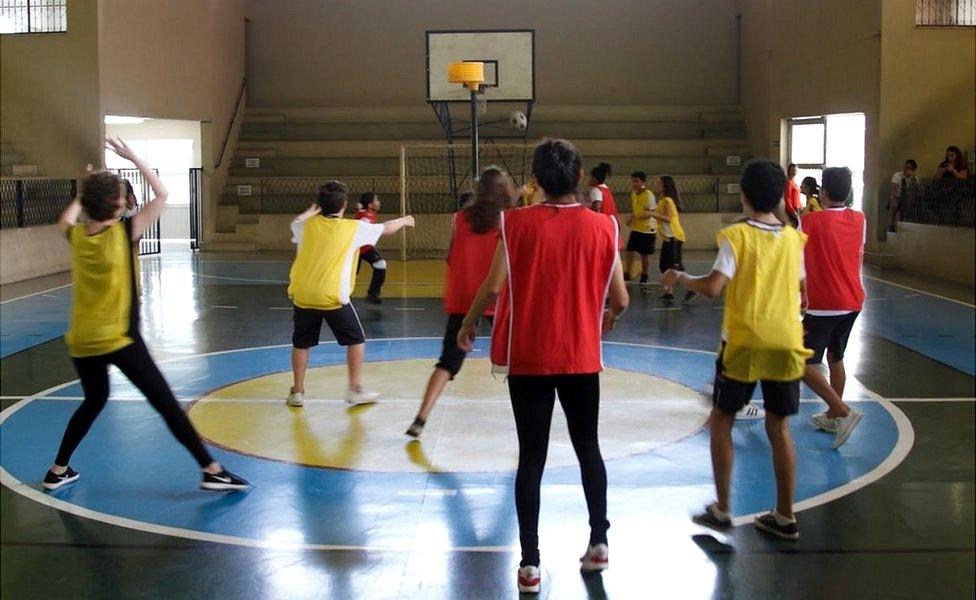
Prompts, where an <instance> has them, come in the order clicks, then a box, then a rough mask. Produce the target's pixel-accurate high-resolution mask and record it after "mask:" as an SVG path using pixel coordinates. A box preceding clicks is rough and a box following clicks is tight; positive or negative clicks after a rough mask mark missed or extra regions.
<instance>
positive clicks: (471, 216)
mask: <svg viewBox="0 0 976 600" xmlns="http://www.w3.org/2000/svg"><path fill="white" fill-rule="evenodd" d="M514 201H515V184H514V183H513V182H512V178H511V177H510V176H509V174H508V173H506V172H505V171H503V170H501V169H500V168H498V167H496V166H494V165H492V166H490V167H488V168H486V169H485V170H484V171H482V172H481V177H479V178H478V185H477V186H475V189H474V201H473V202H471V203H470V204H469V205H468V207H467V208H465V209H463V210H464V214H465V216H467V218H468V222H469V223H471V229H472V230H473V231H474V232H475V233H488V232H489V231H491V230H492V229H495V228H496V227H498V215H499V214H501V212H502V211H503V210H505V209H506V208H509V207H511V206H512V204H513V203H514Z"/></svg>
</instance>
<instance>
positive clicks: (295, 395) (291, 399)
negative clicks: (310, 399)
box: [285, 389, 305, 406]
mask: <svg viewBox="0 0 976 600" xmlns="http://www.w3.org/2000/svg"><path fill="white" fill-rule="evenodd" d="M285 404H287V405H288V406H305V396H304V393H303V392H296V391H295V390H294V389H291V390H288V397H287V398H285Z"/></svg>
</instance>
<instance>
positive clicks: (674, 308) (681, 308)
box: [651, 306, 684, 310]
mask: <svg viewBox="0 0 976 600" xmlns="http://www.w3.org/2000/svg"><path fill="white" fill-rule="evenodd" d="M651 310H684V307H681V306H675V307H673V308H652V309H651Z"/></svg>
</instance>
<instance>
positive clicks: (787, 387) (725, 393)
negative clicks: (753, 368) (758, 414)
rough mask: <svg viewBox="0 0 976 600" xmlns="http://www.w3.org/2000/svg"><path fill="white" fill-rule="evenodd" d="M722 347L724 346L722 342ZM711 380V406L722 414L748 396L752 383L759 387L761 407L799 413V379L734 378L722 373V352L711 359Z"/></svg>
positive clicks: (738, 407)
mask: <svg viewBox="0 0 976 600" xmlns="http://www.w3.org/2000/svg"><path fill="white" fill-rule="evenodd" d="M723 350H724V345H723ZM715 364H716V373H715V383H714V385H713V387H712V406H714V407H716V408H718V409H719V410H721V411H722V412H724V413H727V414H730V415H734V414H735V413H737V412H739V411H740V410H741V409H742V407H743V406H745V405H746V404H748V403H749V400H751V399H752V394H753V392H755V391H756V384H757V383H758V384H759V385H760V386H761V387H762V393H763V408H765V409H766V411H767V412H771V413H773V414H774V415H779V416H781V417H789V416H791V415H795V414H796V413H798V412H800V380H799V379H795V380H793V381H768V380H762V381H751V382H746V381H736V380H735V379H729V378H728V377H726V376H725V374H724V372H723V371H724V368H723V367H722V351H719V354H718V359H717V360H716V361H715Z"/></svg>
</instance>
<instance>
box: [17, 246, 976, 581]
mask: <svg viewBox="0 0 976 600" xmlns="http://www.w3.org/2000/svg"><path fill="white" fill-rule="evenodd" d="M690 258H691V260H689V261H688V262H689V270H691V271H692V272H702V271H704V270H706V269H707V268H708V265H709V262H710V261H709V258H710V257H709V256H707V255H701V256H697V255H692V256H691V257H690ZM143 266H144V295H143V303H144V323H143V331H144V334H145V336H146V338H147V340H148V342H149V345H150V347H151V348H152V350H153V353H154V355H155V356H157V358H158V359H160V360H162V361H163V369H164V372H165V373H166V375H167V377H168V378H169V380H170V381H171V383H172V384H173V387H174V390H175V391H176V393H177V395H178V397H179V398H180V399H181V400H185V401H186V406H187V409H188V411H189V414H190V416H191V419H193V421H194V422H195V424H196V425H197V426H198V427H199V429H200V430H201V433H203V435H205V436H206V437H207V438H208V439H209V441H210V442H211V443H212V444H213V447H214V453H215V455H217V456H218V457H219V458H220V460H222V461H225V462H227V463H228V464H239V465H241V467H242V470H244V469H246V470H247V474H248V475H249V476H250V477H251V478H252V479H253V480H254V481H255V483H256V484H257V485H256V488H255V490H254V491H253V492H251V493H249V494H244V495H218V496H212V495H208V494H206V493H204V492H200V491H198V490H196V488H195V485H196V475H195V473H194V469H193V463H192V461H190V460H189V458H188V457H187V456H185V452H184V451H183V450H182V448H180V447H179V446H177V445H176V444H175V442H173V441H172V440H171V439H170V438H169V437H168V435H167V434H166V432H165V428H164V426H163V425H162V423H161V422H160V420H159V419H158V417H157V416H156V415H155V414H154V413H153V412H152V410H151V409H150V408H149V407H148V406H147V405H146V403H144V402H142V401H140V400H139V396H138V393H137V392H136V391H135V390H134V389H132V387H131V386H130V385H128V384H127V383H126V382H124V380H122V379H116V378H113V382H112V385H113V402H110V403H109V406H108V407H107V408H106V410H105V412H104V414H103V415H102V417H101V419H100V420H99V421H98V423H96V425H95V427H94V428H93V430H92V433H91V436H90V437H89V438H88V439H87V440H86V441H85V443H84V444H83V445H82V447H81V448H80V449H79V451H78V454H77V457H76V459H77V465H79V470H80V471H81V472H82V473H83V477H82V479H81V480H80V481H79V483H78V484H76V485H75V486H72V487H69V488H67V489H65V490H64V491H61V492H58V493H56V494H43V493H42V492H40V491H39V490H38V487H39V486H38V481H37V480H38V479H39V477H40V475H41V474H42V473H43V469H44V468H45V466H46V465H47V463H48V461H50V459H51V456H50V455H51V453H52V452H53V450H54V447H55V445H56V444H57V440H58V438H59V436H60V433H61V431H62V429H63V426H64V423H65V422H66V420H67V418H68V416H69V415H70V413H71V411H72V410H73V408H74V406H76V405H77V402H78V398H79V397H80V395H81V393H82V392H81V390H80V388H79V386H78V385H77V384H72V383H71V382H72V380H74V378H75V376H74V374H73V371H72V368H71V364H70V361H69V360H68V359H67V357H66V354H65V351H64V346H63V342H62V341H61V339H60V336H61V334H62V333H63V331H64V328H65V325H66V318H67V309H68V306H69V302H70V287H65V288H60V289H53V290H48V288H45V287H43V286H38V285H36V284H34V285H35V287H33V288H32V287H30V286H29V285H28V286H24V287H23V288H22V293H35V292H37V293H36V295H34V296H31V297H29V298H25V299H21V300H17V299H15V298H16V296H18V295H20V294H19V293H16V292H17V291H16V290H14V292H11V291H10V288H5V289H4V290H2V298H3V301H4V304H3V306H2V311H0V335H2V338H0V343H2V348H0V354H2V356H3V360H2V363H0V366H2V374H3V376H2V378H0V396H2V397H3V399H2V400H0V402H2V407H3V408H4V409H5V411H4V413H3V418H4V421H3V425H2V427H0V450H2V452H0V462H2V464H3V468H4V471H3V482H4V487H3V488H2V489H0V501H2V510H0V518H2V527H0V530H2V534H0V536H2V544H0V569H2V572H3V577H2V578H0V594H2V595H3V596H4V597H11V598H14V597H51V596H58V597H61V596H65V597H78V598H81V597H91V598H102V597H201V596H207V595H210V596H213V597H234V598H337V599H338V598H342V599H346V598H510V597H516V596H517V594H516V591H515V585H514V584H515V582H514V567H515V565H516V564H517V562H518V553H517V551H516V548H517V528H516V525H515V522H514V514H513V513H514V506H513V504H512V502H511V486H512V470H511V466H512V461H513V459H514V456H515V452H516V442H515V437H514V433H513V428H512V423H511V418H510V408H509V407H508V406H507V394H506V390H505V386H504V384H503V382H502V381H501V380H497V381H496V380H492V379H491V377H490V376H489V375H488V373H487V365H486V360H485V359H484V358H483V357H484V353H483V352H484V350H485V348H486V346H485V345H484V340H483V339H481V340H480V341H479V344H481V345H480V346H479V349H480V350H481V353H480V354H479V353H475V354H473V355H472V360H469V361H468V363H467V364H466V366H465V370H464V371H462V374H461V376H459V377H458V379H457V380H456V381H455V382H454V383H453V384H452V386H451V387H450V388H449V390H448V393H447V395H446V396H445V398H444V400H443V402H442V403H441V404H440V405H439V406H438V407H437V409H436V410H435V413H434V415H433V417H432V419H431V423H430V425H429V426H428V430H427V431H426V432H425V434H424V437H423V438H422V439H421V440H420V441H410V440H409V438H407V437H405V436H404V435H403V429H405V427H406V425H407V424H409V420H410V418H411V417H412V413H413V411H414V410H415V409H416V406H417V403H418V399H419V394H420V391H421V390H422V385H423V382H424V380H425V378H426V376H427V374H428V373H429V369H430V368H431V366H432V364H433V362H434V361H435V360H436V356H437V352H438V350H439V344H440V337H441V336H442V334H443V326H444V317H443V314H442V312H441V309H440V303H439V300H437V299H436V296H437V295H438V294H439V293H440V290H441V288H440V286H442V277H443V275H442V273H443V265H442V264H440V263H438V262H436V261H431V262H419V261H418V262H410V263H406V264H397V263H393V264H392V268H391V271H390V275H389V280H388V281H389V282H390V283H389V284H388V286H387V288H386V289H385V290H384V295H385V297H386V301H385V302H384V303H383V304H382V305H381V306H379V307H373V306H366V305H360V306H359V309H360V316H361V319H362V321H363V324H364V327H365V328H366V331H367V336H368V338H369V339H370V340H371V341H370V342H369V343H368V345H367V356H368V360H369V361H370V363H369V364H368V365H367V378H368V383H370V384H371V385H372V386H373V387H374V388H376V389H378V390H380V391H382V392H383V393H384V395H385V398H384V401H383V402H381V403H380V404H377V405H375V406H367V407H361V408H352V409H350V408H347V407H345V406H344V405H343V403H342V401H341V399H340V394H339V393H338V392H337V391H336V390H340V389H341V388H342V381H343V377H344V368H343V367H342V353H341V351H340V350H339V349H338V348H336V347H335V346H334V345H331V344H327V343H326V344H323V345H322V346H320V347H318V348H316V349H315V350H314V351H313V370H312V371H311V372H310V376H309V385H308V387H309V389H310V390H314V392H311V393H309V395H308V398H309V400H308V402H307V405H306V407H305V408H304V409H291V408H288V407H286V406H285V405H284V402H283V401H282V400H283V392H284V391H286V389H287V386H288V384H289V377H288V373H287V370H288V368H289V363H288V360H289V358H288V344H289V341H290V333H291V314H290V310H289V304H288V300H287V298H286V297H285V295H284V285H285V282H286V281H287V274H288V267H289V262H288V257H287V256H285V255H281V256H279V255H268V256H247V257H241V256H234V255H218V256H209V255H176V256H164V257H162V258H158V257H157V258H149V259H147V260H145V261H144V264H143ZM871 275H872V276H881V277H885V274H883V273H877V272H872V273H871ZM368 277H369V269H368V267H364V268H363V272H361V273H360V275H359V280H360V286H361V285H362V283H363V282H365V281H366V280H367V279H368ZM45 283H50V284H52V285H51V287H56V286H57V285H63V284H64V283H65V282H64V281H63V280H57V278H54V279H52V280H50V281H47V282H45ZM895 283H898V285H892V284H889V283H886V282H884V281H881V280H877V279H868V280H867V281H866V285H867V287H868V293H869V298H870V299H871V302H869V303H868V304H867V305H866V307H865V310H864V313H863V315H862V317H861V318H860V319H859V320H858V324H857V326H856V327H855V330H854V333H853V335H852V343H851V345H850V348H849V353H848V372H849V374H850V376H851V377H850V381H849V389H848V392H849V393H848V396H849V397H850V398H851V399H852V400H853V401H857V402H858V403H859V405H860V406H861V407H863V408H864V410H865V412H866V414H867V415H868V418H866V419H865V422H864V424H863V425H862V427H861V428H860V429H859V430H858V432H857V434H856V435H855V437H854V438H852V440H851V442H850V443H849V444H848V445H846V446H844V447H843V448H842V449H841V451H839V452H838V451H834V450H831V449H830V447H829V446H830V440H829V436H824V435H823V434H819V433H817V432H815V431H813V430H812V429H811V428H810V427H809V424H808V423H807V422H806V417H807V416H808V415H809V414H812V412H813V411H815V410H818V409H819V407H820V405H819V403H818V402H817V401H816V399H815V398H814V397H813V396H812V395H811V394H810V393H809V392H808V391H805V392H804V395H803V397H804V403H803V405H802V412H801V416H800V417H798V418H797V419H794V422H793V426H792V427H793V431H794V436H795V438H796V441H797V446H798V457H799V458H798V468H799V470H800V477H799V478H798V485H797V496H798V498H806V499H809V507H808V508H807V509H806V510H804V511H803V512H801V513H800V517H799V518H800V524H801V531H802V537H801V540H800V541H799V542H798V543H796V544H788V543H785V542H777V541H771V540H769V539H767V538H764V537H762V536H760V535H758V534H757V533H756V532H755V531H754V530H753V528H752V527H751V526H748V525H746V526H743V527H738V528H736V529H735V530H734V531H733V532H732V533H730V534H728V535H718V534H711V533H707V532H705V531H703V530H701V529H700V528H698V527H695V526H694V525H692V524H691V523H690V522H689V521H688V519H687V514H688V512H689V511H691V510H694V509H696V508H698V506H699V505H700V504H701V503H702V502H704V501H705V500H706V499H707V498H709V497H710V496H711V494H712V491H711V486H710V483H709V482H710V472H709V469H710V467H709V462H708V446H707V436H705V435H704V434H703V433H701V432H700V426H701V423H702V420H703V414H704V412H705V410H706V409H707V408H706V404H705V402H704V400H703V396H702V393H701V392H702V390H703V388H704V387H705V385H707V383H708V381H709V378H710V370H711V361H712V358H711V352H712V351H713V350H714V347H715V343H716V336H717V331H718V325H719V321H720V319H721V310H720V308H721V300H716V301H715V302H707V301H702V300H696V301H695V302H694V303H693V304H692V305H691V306H688V307H673V306H666V305H663V304H661V303H660V302H659V301H658V300H657V299H656V294H654V293H653V291H654V290H655V289H656V288H653V287H652V288H651V290H650V291H648V292H642V291H641V290H639V289H638V288H636V287H635V288H632V292H633V297H634V303H633V306H632V309H631V311H629V312H628V314H627V316H626V318H625V320H624V321H622V322H621V323H620V327H619V328H618V329H617V330H616V331H614V332H613V333H612V334H611V335H610V336H609V337H608V343H607V344H606V346H605V354H606V360H607V364H608V367H610V368H609V369H608V371H607V372H606V373H605V374H604V376H603V380H602V381H603V402H604V405H603V407H604V409H603V413H602V424H601V428H602V435H603V440H604V442H603V445H604V453H605V455H606V456H607V459H608V472H609V474H610V486H611V488H610V498H609V500H610V520H611V523H612V528H611V530H610V539H611V563H612V568H611V569H610V570H609V571H607V572H606V573H604V574H603V575H602V576H585V577H584V576H581V575H580V574H579V572H578V564H579V563H578V561H577V559H578V557H579V555H580V554H581V552H582V550H583V545H584V544H585V541H586V533H587V525H586V522H585V521H586V519H585V505H584V503H583V499H582V492H581V489H580V488H579V485H578V477H579V476H578V471H577V470H576V469H575V467H574V466H573V465H574V462H573V455H572V450H571V448H570V446H569V445H568V440H567V437H566V434H565V432H564V431H563V430H562V429H561V427H562V426H556V427H554V430H553V433H552V436H551V446H552V450H551V453H550V457H549V459H550V460H549V464H548V466H549V469H548V471H547V475H546V479H545V481H544V491H543V512H542V528H541V537H542V554H543V568H544V572H543V593H542V594H541V595H540V597H549V598H570V599H573V598H603V597H613V598H646V597H664V598H708V597H716V598H725V597H741V598H784V597H818V598H820V597H830V598H834V597H837V598H841V597H872V596H889V597H946V598H949V597H953V598H954V597H967V598H968V597H973V595H974V586H976V583H974V575H973V572H974V571H973V556H974V545H973V539H974V537H976V529H974V521H976V519H974V506H976V500H974V497H976V485H974V479H976V477H974V454H976V452H974V450H976V448H974V439H976V431H974V422H976V413H974V402H973V396H974V379H973V374H974V362H976V360H974V319H973V316H974V312H973V306H972V302H971V299H970V300H969V301H967V295H966V294H967V293H969V294H970V295H971V290H969V291H967V290H965V289H963V290H958V289H956V288H952V286H949V285H945V286H941V287H939V288H938V289H937V290H936V293H937V294H938V296H939V297H936V296H931V295H927V294H926V293H925V290H921V289H906V288H905V287H902V286H909V287H911V288H917V283H916V282H913V281H909V280H904V279H899V280H898V281H896V282H895ZM358 292H359V293H361V292H362V290H358ZM11 300H12V301H11ZM960 300H962V302H960ZM323 339H327V335H326V336H324V338H323ZM679 349H680V350H679ZM62 384H68V385H62ZM52 388H53V389H52ZM39 392H46V393H45V394H43V396H44V398H45V399H38V400H33V401H31V402H23V401H22V398H23V397H25V396H32V395H34V394H38V393H39ZM884 398H887V399H888V400H883V399H884ZM558 412H559V411H557V414H558ZM557 422H558V417H557ZM735 439H736V445H737V446H736V447H737V452H738V454H737V465H736V474H735V478H736V479H735V486H736V489H737V497H736V502H737V505H738V506H737V508H738V509H739V510H738V512H737V514H738V515H740V517H741V519H740V520H745V521H747V520H748V515H749V514H750V513H751V512H754V511H756V510H761V509H763V508H764V507H765V506H767V505H768V502H769V501H770V498H771V487H770V485H771V481H770V480H771V473H770V466H769V464H768V450H767V448H766V443H765V441H764V436H763V433H762V426H761V424H759V423H743V424H741V425H739V426H737V431H736V438H735ZM55 509H57V510H55ZM51 569H55V572H56V573H57V574H58V576H57V577H52V576H51Z"/></svg>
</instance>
